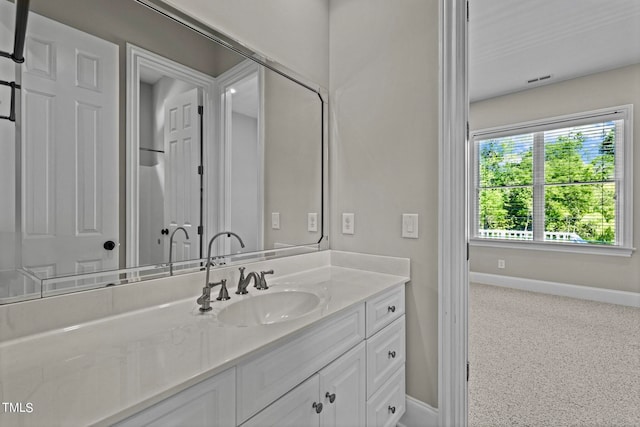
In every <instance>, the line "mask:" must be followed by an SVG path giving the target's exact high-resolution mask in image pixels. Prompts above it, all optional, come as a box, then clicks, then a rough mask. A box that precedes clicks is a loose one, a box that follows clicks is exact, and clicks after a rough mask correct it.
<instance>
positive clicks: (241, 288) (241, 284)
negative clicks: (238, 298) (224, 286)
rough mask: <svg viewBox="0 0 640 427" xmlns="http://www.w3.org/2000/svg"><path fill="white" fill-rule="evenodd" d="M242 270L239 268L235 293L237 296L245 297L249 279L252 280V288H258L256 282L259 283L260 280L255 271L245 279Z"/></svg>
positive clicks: (242, 268)
mask: <svg viewBox="0 0 640 427" xmlns="http://www.w3.org/2000/svg"><path fill="white" fill-rule="evenodd" d="M244 270H245V268H244V267H240V279H239V280H238V290H237V291H236V294H238V295H245V294H247V293H248V292H247V288H248V287H249V283H251V279H253V286H254V287H256V286H258V282H259V281H260V278H259V277H258V274H257V273H256V272H255V271H252V272H251V273H249V274H247V276H246V277H245V275H244Z"/></svg>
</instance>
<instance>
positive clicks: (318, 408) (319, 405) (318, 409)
mask: <svg viewBox="0 0 640 427" xmlns="http://www.w3.org/2000/svg"><path fill="white" fill-rule="evenodd" d="M311 407H312V408H313V409H315V410H316V414H319V413H320V412H322V403H318V402H313V405H311Z"/></svg>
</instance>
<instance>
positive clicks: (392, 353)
mask: <svg viewBox="0 0 640 427" xmlns="http://www.w3.org/2000/svg"><path fill="white" fill-rule="evenodd" d="M395 358H396V352H395V351H390V352H389V359H395Z"/></svg>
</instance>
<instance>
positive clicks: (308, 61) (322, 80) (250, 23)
mask: <svg viewBox="0 0 640 427" xmlns="http://www.w3.org/2000/svg"><path fill="white" fill-rule="evenodd" d="M165 1H166V2H167V3H169V4H172V5H174V6H175V7H177V8H179V9H182V10H184V11H185V12H187V13H188V14H189V15H191V16H194V17H195V18H196V19H199V20H200V21H202V22H206V23H208V24H209V25H211V26H212V27H214V28H216V29H217V30H219V31H220V32H222V33H224V34H226V35H227V36H229V37H231V38H233V39H235V40H238V41H240V42H242V43H243V44H244V45H245V46H247V47H249V48H251V49H253V50H254V51H255V52H259V53H261V54H263V55H266V56H267V57H269V58H270V59H273V60H275V61H277V62H280V63H281V64H283V65H285V66H287V67H288V68H290V69H292V70H293V71H295V72H296V73H299V74H300V75H301V76H303V77H305V78H307V79H310V80H311V81H313V82H315V83H317V84H320V85H322V86H323V87H325V88H326V87H329V7H328V0H294V1H291V0H268V1H265V0H243V1H237V0H165Z"/></svg>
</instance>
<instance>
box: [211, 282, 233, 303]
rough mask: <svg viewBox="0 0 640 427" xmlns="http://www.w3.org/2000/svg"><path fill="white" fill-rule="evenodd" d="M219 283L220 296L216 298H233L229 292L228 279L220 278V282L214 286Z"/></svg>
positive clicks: (222, 299) (221, 299) (220, 299)
mask: <svg viewBox="0 0 640 427" xmlns="http://www.w3.org/2000/svg"><path fill="white" fill-rule="evenodd" d="M217 285H220V293H218V298H216V300H218V301H226V300H228V299H231V297H230V296H229V292H228V291H227V280H226V279H222V280H220V282H218V283H214V284H213V286H217Z"/></svg>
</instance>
